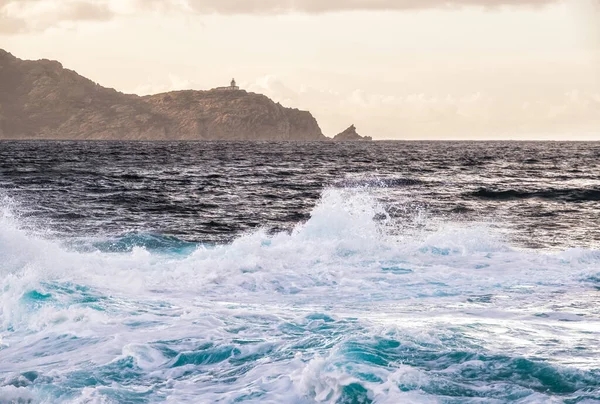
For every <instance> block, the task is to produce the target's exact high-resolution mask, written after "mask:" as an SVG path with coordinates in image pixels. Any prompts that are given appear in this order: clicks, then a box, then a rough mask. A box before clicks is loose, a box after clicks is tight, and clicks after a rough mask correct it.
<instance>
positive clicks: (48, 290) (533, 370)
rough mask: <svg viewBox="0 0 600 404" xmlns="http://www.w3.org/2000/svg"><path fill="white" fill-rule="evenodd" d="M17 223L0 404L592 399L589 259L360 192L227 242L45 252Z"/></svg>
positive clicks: (599, 287) (2, 224)
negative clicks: (292, 223) (411, 219)
mask: <svg viewBox="0 0 600 404" xmlns="http://www.w3.org/2000/svg"><path fill="white" fill-rule="evenodd" d="M17 216H18V211H15V209H10V208H8V207H5V208H4V210H3V211H2V215H1V216H0V256H1V257H2V260H1V261H0V274H1V275H2V277H1V279H0V403H5V402H7V403H8V402H32V403H38V402H39V403H58V402H72V403H158V402H170V403H185V402H189V403H215V402H222V403H315V402H326V403H504V402H519V403H552V402H556V403H563V402H564V403H591V402H600V343H599V342H598V341H600V304H599V303H600V252H599V251H593V250H567V251H562V252H556V253H549V252H539V251H532V250H524V249H517V248H514V247H512V246H511V245H510V244H509V243H507V242H506V241H503V240H502V238H501V237H499V236H497V235H496V234H495V233H494V231H492V230H491V229H490V228H489V226H486V225H484V224H460V223H452V222H442V221H440V222H439V223H437V224H435V226H433V225H431V224H430V225H429V226H428V229H429V230H428V231H423V232H419V231H418V230H415V229H414V228H411V229H410V231H409V230H408V229H402V228H401V227H398V226H399V225H398V224H397V223H396V222H391V221H387V220H386V219H385V217H386V213H385V211H384V210H383V209H382V208H381V207H380V206H379V204H378V203H377V202H376V201H375V199H374V198H372V197H371V196H370V195H369V193H368V192H366V191H364V190H363V191H357V190H346V189H335V190H326V191H325V192H324V193H323V195H322V197H321V200H320V202H319V203H318V204H317V206H316V207H315V209H314V210H313V211H312V213H311V217H310V219H309V220H308V221H307V222H306V223H303V224H299V225H297V226H296V228H295V229H294V230H293V231H292V232H291V233H287V232H283V233H276V234H270V233H267V232H265V231H256V232H251V233H247V234H246V235H243V236H241V237H239V238H237V239H236V240H235V241H233V242H232V243H228V244H194V243H188V242H184V241H181V240H178V239H176V238H174V237H166V236H161V235H159V234H150V233H127V234H125V235H122V236H118V237H117V236H115V237H112V238H104V239H97V238H95V239H90V240H78V241H77V242H73V241H65V240H56V239H51V238H48V237H43V236H40V235H39V232H38V235H33V234H31V233H30V232H29V231H25V230H23V226H22V221H21V219H19V218H18V217H17ZM374 218H377V219H374ZM429 220H434V219H429ZM392 223H395V224H392ZM432 227H433V228H435V229H436V230H434V231H431V230H430V229H431V228H432Z"/></svg>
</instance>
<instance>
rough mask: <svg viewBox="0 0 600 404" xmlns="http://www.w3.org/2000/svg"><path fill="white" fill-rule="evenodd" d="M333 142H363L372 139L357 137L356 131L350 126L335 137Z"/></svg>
mask: <svg viewBox="0 0 600 404" xmlns="http://www.w3.org/2000/svg"><path fill="white" fill-rule="evenodd" d="M333 140H334V141H336V142H365V141H371V140H373V138H372V137H370V136H361V135H359V134H358V132H357V131H356V127H355V126H354V125H352V126H350V127H349V128H348V129H346V130H345V131H343V132H342V133H340V134H338V135H336V136H335V137H334V138H333Z"/></svg>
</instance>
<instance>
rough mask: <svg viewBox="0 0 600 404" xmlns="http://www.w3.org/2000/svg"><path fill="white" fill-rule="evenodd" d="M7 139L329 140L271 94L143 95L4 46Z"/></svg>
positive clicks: (0, 101)
mask: <svg viewBox="0 0 600 404" xmlns="http://www.w3.org/2000/svg"><path fill="white" fill-rule="evenodd" d="M0 90H1V91H0V139H69V140H70V139H73V140H303V141H304V140H308V141H312V140H327V138H326V137H325V136H324V135H323V133H322V131H321V128H320V127H319V124H318V123H317V121H316V120H315V118H314V117H313V116H312V115H311V114H310V112H306V111H299V110H297V109H292V108H285V107H283V106H281V105H280V104H278V103H275V102H273V101H272V100H270V99H269V98H267V97H266V96H264V95H260V94H254V93H248V92H246V91H243V90H238V91H219V90H211V91H177V92H171V93H165V94H158V95H153V96H147V97H140V96H137V95H132V94H123V93H120V92H118V91H116V90H113V89H110V88H105V87H102V86H100V85H99V84H96V83H94V82H92V81H91V80H88V79H86V78H85V77H82V76H80V75H79V74H77V73H76V72H74V71H72V70H68V69H65V68H63V66H62V65H61V64H60V63H58V62H56V61H50V60H38V61H27V60H21V59H18V58H16V57H15V56H13V55H11V54H10V53H8V52H6V51H4V50H2V49H0Z"/></svg>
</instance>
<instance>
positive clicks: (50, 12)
mask: <svg viewBox="0 0 600 404" xmlns="http://www.w3.org/2000/svg"><path fill="white" fill-rule="evenodd" d="M113 16H114V13H113V12H112V10H111V9H110V7H109V4H108V3H107V2H105V1H85V0H0V34H15V33H23V32H32V31H33V32H35V31H43V30H45V29H47V28H50V27H53V26H56V25H59V24H61V23H63V22H78V21H107V20H110V19H111V18H112V17H113Z"/></svg>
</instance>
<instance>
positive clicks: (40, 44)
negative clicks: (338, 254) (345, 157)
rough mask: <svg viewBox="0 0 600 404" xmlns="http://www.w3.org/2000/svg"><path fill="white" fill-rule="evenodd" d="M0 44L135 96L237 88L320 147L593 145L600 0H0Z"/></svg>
mask: <svg viewBox="0 0 600 404" xmlns="http://www.w3.org/2000/svg"><path fill="white" fill-rule="evenodd" d="M0 48H3V49H5V50H7V51H9V52H11V53H13V54H14V55H15V56H17V57H19V58H22V59H41V58H47V59H54V60H59V61H60V62H61V63H62V64H63V65H64V66H65V67H66V68H69V69H73V70H75V71H77V72H78V73H80V74H81V75H83V76H86V77H88V78H90V79H91V80H93V81H95V82H98V83H100V84H101V85H103V86H106V87H112V88H116V89H117V90H119V91H123V92H128V93H137V94H140V95H145V94H153V93H158V92H165V91H171V90H182V89H197V90H203V89H210V88H213V87H217V86H223V85H228V84H229V81H230V80H231V78H232V77H235V78H236V80H237V82H238V84H239V85H240V86H241V87H242V88H243V89H246V90H248V91H252V92H257V93H263V94H265V95H267V96H269V97H271V98H272V99H273V100H275V101H278V102H281V103H282V104H283V105H285V106H289V107H294V108H300V109H303V110H309V111H311V112H312V114H313V115H314V116H315V117H316V118H317V120H318V121H319V124H320V126H321V128H322V129H323V132H324V133H325V134H326V135H328V136H334V135H335V134H337V133H339V132H341V131H342V130H344V129H345V128H347V127H348V126H350V125H351V124H355V125H356V126H357V128H358V131H359V133H360V134H362V135H364V136H372V137H374V138H375V139H483V140H485V139H522V140H527V139H557V140H558V139H568V140H600V0H455V1H452V0H0Z"/></svg>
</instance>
